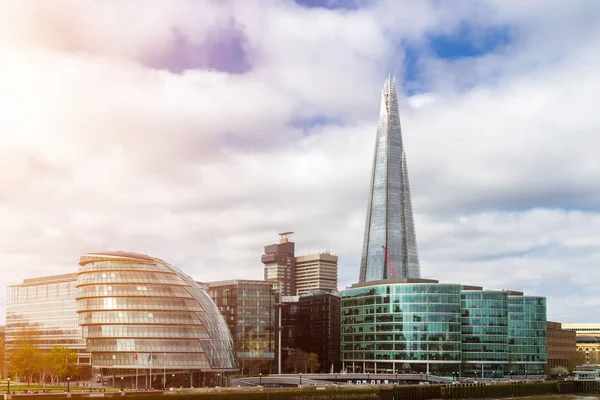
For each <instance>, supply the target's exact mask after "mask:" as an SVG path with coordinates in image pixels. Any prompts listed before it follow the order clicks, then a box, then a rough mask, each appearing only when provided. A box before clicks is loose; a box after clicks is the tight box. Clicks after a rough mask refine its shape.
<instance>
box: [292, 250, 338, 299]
mask: <svg viewBox="0 0 600 400" xmlns="http://www.w3.org/2000/svg"><path fill="white" fill-rule="evenodd" d="M295 265H296V284H295V287H296V295H297V296H303V295H305V294H308V293H309V292H310V291H315V290H325V291H336V290H337V284H338V257H337V256H334V255H331V253H329V252H324V253H318V254H310V255H306V256H297V257H296V258H295Z"/></svg>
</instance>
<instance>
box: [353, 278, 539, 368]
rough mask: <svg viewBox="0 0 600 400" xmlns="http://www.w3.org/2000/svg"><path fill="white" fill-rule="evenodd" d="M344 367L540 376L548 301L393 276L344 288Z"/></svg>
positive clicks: (517, 293)
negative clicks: (394, 277)
mask: <svg viewBox="0 0 600 400" xmlns="http://www.w3.org/2000/svg"><path fill="white" fill-rule="evenodd" d="M341 321H342V322H341V327H342V340H341V342H342V346H341V351H342V355H341V358H342V366H343V368H344V369H346V370H347V371H348V372H363V373H364V372H366V373H373V372H376V373H395V372H409V371H410V372H423V373H432V374H436V375H442V376H452V375H457V374H458V375H460V376H463V377H467V376H469V377H475V378H501V377H504V376H506V375H508V374H512V375H525V376H542V375H543V370H544V366H545V364H546V357H547V343H546V299H545V298H544V297H537V296H524V295H523V294H522V293H520V292H513V291H490V290H483V288H481V287H477V286H467V285H461V284H443V283H439V282H438V281H436V280H429V279H411V278H397V279H386V280H381V281H371V282H365V283H358V284H355V285H352V287H351V288H349V289H346V290H344V291H342V316H341Z"/></svg>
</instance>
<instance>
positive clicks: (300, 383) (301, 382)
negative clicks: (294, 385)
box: [300, 372, 302, 386]
mask: <svg viewBox="0 0 600 400" xmlns="http://www.w3.org/2000/svg"><path fill="white" fill-rule="evenodd" d="M300 386H302V372H300Z"/></svg>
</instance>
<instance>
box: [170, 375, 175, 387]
mask: <svg viewBox="0 0 600 400" xmlns="http://www.w3.org/2000/svg"><path fill="white" fill-rule="evenodd" d="M171 385H172V386H173V387H175V374H171Z"/></svg>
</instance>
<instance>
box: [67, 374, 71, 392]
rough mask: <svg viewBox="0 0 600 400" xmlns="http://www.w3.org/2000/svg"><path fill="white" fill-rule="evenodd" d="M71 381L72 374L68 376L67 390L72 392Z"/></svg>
mask: <svg viewBox="0 0 600 400" xmlns="http://www.w3.org/2000/svg"><path fill="white" fill-rule="evenodd" d="M70 382H71V377H70V376H68V377H67V392H70V390H69V388H70V386H69V383H70Z"/></svg>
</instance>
